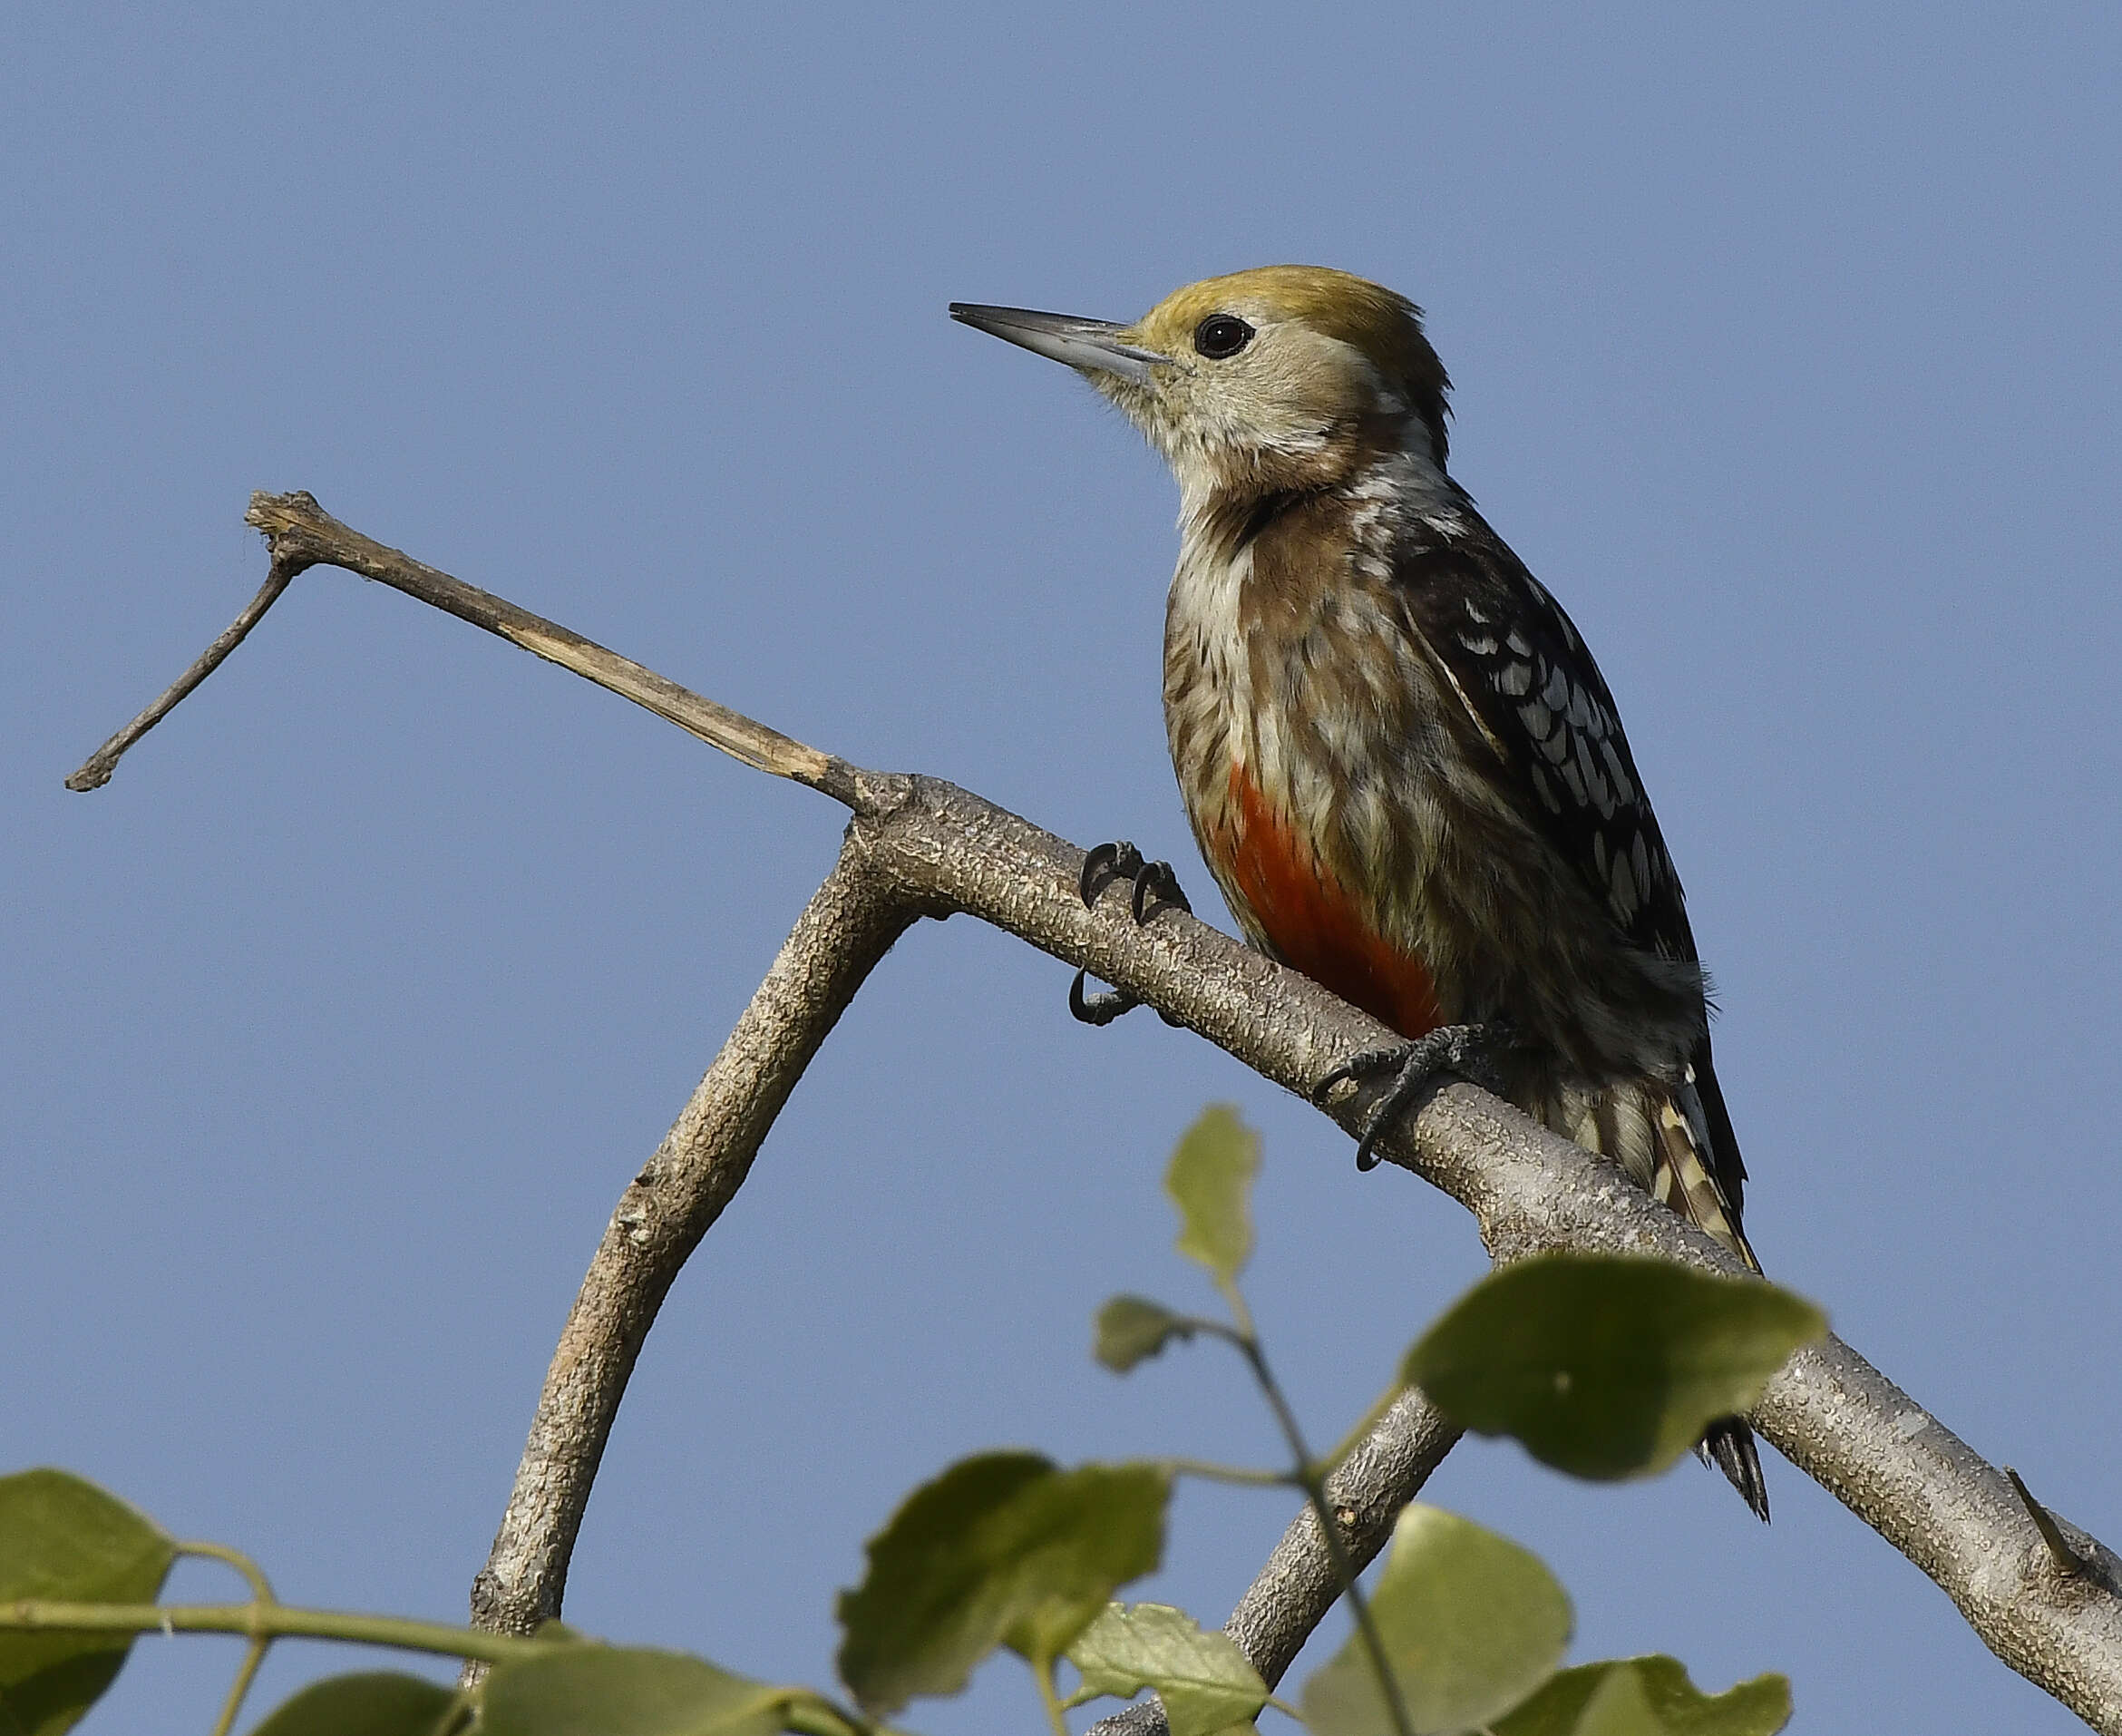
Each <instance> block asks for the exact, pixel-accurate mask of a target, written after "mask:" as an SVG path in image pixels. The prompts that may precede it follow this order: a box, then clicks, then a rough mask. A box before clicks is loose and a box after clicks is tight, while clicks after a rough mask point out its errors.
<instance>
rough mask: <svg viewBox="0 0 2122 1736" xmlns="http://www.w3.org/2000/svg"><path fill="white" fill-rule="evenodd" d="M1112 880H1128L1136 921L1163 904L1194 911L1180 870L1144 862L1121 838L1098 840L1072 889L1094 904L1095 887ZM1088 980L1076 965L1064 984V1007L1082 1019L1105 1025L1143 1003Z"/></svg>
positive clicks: (1166, 1017) (1168, 1020) (1167, 1018)
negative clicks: (1111, 841) (1097, 987)
mask: <svg viewBox="0 0 2122 1736" xmlns="http://www.w3.org/2000/svg"><path fill="white" fill-rule="evenodd" d="M1116 880H1124V881H1127V882H1128V883H1130V884H1129V892H1128V901H1127V908H1128V910H1129V912H1131V913H1132V914H1133V916H1134V921H1135V925H1136V926H1137V927H1140V926H1141V925H1142V924H1143V923H1144V922H1148V921H1149V920H1150V919H1151V918H1152V917H1153V916H1155V915H1156V914H1157V912H1159V911H1163V910H1169V909H1177V910H1183V911H1184V912H1186V913H1187V914H1188V915H1189V916H1191V915H1192V914H1193V906H1192V904H1190V903H1188V902H1186V894H1185V892H1183V891H1182V890H1181V889H1180V885H1179V876H1178V875H1177V874H1175V873H1173V872H1172V864H1171V863H1168V862H1144V860H1143V855H1142V852H1141V851H1139V850H1137V849H1136V848H1135V847H1134V845H1133V844H1128V843H1125V842H1124V841H1122V842H1116V843H1114V844H1099V845H1098V846H1096V848H1095V849H1093V850H1092V851H1091V852H1090V853H1088V854H1086V855H1085V857H1084V859H1083V873H1082V874H1081V876H1080V877H1079V878H1078V879H1077V881H1076V890H1077V891H1078V892H1081V893H1082V894H1083V902H1084V905H1085V908H1086V909H1088V908H1095V906H1096V904H1097V902H1098V895H1099V893H1101V892H1104V891H1105V888H1106V887H1108V886H1110V885H1111V884H1112V883H1114V882H1115V881H1116ZM1089 982H1090V972H1089V971H1087V970H1078V971H1077V972H1076V980H1075V981H1074V982H1072V983H1070V984H1069V985H1068V1010H1069V1011H1070V1012H1071V1013H1073V1014H1074V1015H1075V1016H1076V1018H1077V1019H1080V1020H1081V1021H1082V1022H1083V1023H1084V1024H1086V1025H1109V1024H1111V1023H1112V1022H1113V1021H1114V1020H1115V1019H1117V1018H1119V1017H1120V1015H1121V1014H1122V1013H1126V1012H1133V1011H1134V1009H1135V1008H1137V1007H1139V1006H1141V1005H1142V1002H1141V1001H1139V1000H1136V999H1135V998H1134V996H1133V995H1131V994H1129V993H1127V992H1126V991H1125V990H1120V989H1111V990H1099V991H1098V992H1097V993H1095V994H1091V993H1087V992H1086V990H1087V988H1088V985H1089ZM1159 1017H1161V1018H1163V1020H1164V1022H1165V1023H1166V1024H1167V1025H1171V1024H1176V1023H1177V1022H1178V1021H1177V1020H1176V1019H1172V1018H1171V1017H1170V1016H1169V1015H1165V1014H1160V1015H1159Z"/></svg>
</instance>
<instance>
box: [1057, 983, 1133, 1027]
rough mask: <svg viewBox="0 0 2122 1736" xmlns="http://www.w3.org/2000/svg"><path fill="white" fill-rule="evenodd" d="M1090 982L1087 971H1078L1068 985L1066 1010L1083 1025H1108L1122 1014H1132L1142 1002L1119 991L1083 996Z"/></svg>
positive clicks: (1109, 990)
mask: <svg viewBox="0 0 2122 1736" xmlns="http://www.w3.org/2000/svg"><path fill="white" fill-rule="evenodd" d="M1089 981H1090V972H1089V971H1088V970H1078V971H1077V972H1076V980H1075V981H1074V982H1072V983H1070V984H1069V985H1068V1010H1069V1011H1070V1012H1071V1013H1073V1014H1075V1015H1076V1019H1077V1020H1078V1021H1079V1022H1081V1023H1083V1024H1085V1025H1109V1024H1111V1023H1112V1022H1113V1021H1114V1020H1115V1019H1117V1018H1119V1017H1120V1015H1121V1014H1122V1013H1130V1012H1133V1011H1134V1009H1136V1008H1137V1007H1139V1006H1141V1005H1142V1002H1141V1001H1139V1000H1136V999H1135V998H1134V996H1133V995H1131V994H1128V993H1126V992H1124V990H1119V989H1105V990H1099V991H1098V992H1097V993H1096V994H1095V995H1091V994H1085V992H1084V989H1085V985H1086V984H1087V983H1088V982H1089Z"/></svg>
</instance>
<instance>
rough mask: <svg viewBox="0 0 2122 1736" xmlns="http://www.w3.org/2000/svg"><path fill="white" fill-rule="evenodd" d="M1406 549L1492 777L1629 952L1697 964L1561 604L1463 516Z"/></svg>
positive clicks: (1419, 601)
mask: <svg viewBox="0 0 2122 1736" xmlns="http://www.w3.org/2000/svg"><path fill="white" fill-rule="evenodd" d="M1460 522H1461V523H1463V524H1464V526H1465V531H1464V533H1463V534H1456V535H1447V534H1445V533H1444V532H1442V531H1440V532H1438V533H1437V535H1436V538H1435V540H1434V541H1424V542H1422V543H1421V544H1419V545H1417V546H1416V547H1413V548H1409V549H1406V550H1404V551H1402V554H1401V558H1400V561H1399V562H1398V568H1397V576H1398V577H1399V579H1400V580H1401V582H1402V584H1403V586H1404V587H1405V590H1406V592H1407V597H1408V600H1409V603H1410V605H1411V607H1412V608H1413V610H1414V612H1415V616H1416V620H1417V622H1418V623H1419V625H1420V626H1421V628H1422V630H1423V634H1424V637H1425V638H1426V639H1427V640H1428V641H1429V644H1430V646H1431V647H1432V648H1433V649H1434V650H1435V651H1436V654H1437V656H1438V657H1439V658H1442V659H1443V660H1444V662H1445V666H1446V668H1448V669H1449V670H1450V672H1451V675H1452V678H1453V679H1454V681H1455V683H1456V684H1457V686H1458V688H1459V690H1460V691H1461V692H1462V693H1463V694H1464V695H1465V699H1466V702H1467V704H1468V705H1469V706H1470V707H1472V708H1473V710H1474V712H1475V717H1476V718H1477V720H1478V722H1479V723H1480V725H1481V728H1482V732H1483V734H1484V735H1485V736H1487V737H1488V738H1489V740H1490V741H1492V742H1493V743H1494V744H1495V746H1497V747H1498V748H1499V749H1500V750H1501V753H1502V756H1503V760H1504V764H1503V766H1501V767H1499V768H1498V772H1499V775H1500V776H1501V777H1502V778H1504V780H1505V781H1507V782H1509V783H1511V784H1512V785H1514V788H1515V791H1516V793H1517V795H1519V797H1520V799H1521V801H1522V804H1523V808H1524V811H1525V812H1526V813H1527V814H1528V815H1529V816H1531V817H1532V818H1533V820H1534V822H1535V823H1536V824H1537V825H1538V826H1539V827H1540V829H1541V831H1542V832H1543V834H1544V835H1545V836H1546V838H1547V840H1548V842H1549V843H1550V844H1553V846H1554V848H1555V849H1556V850H1557V851H1558V852H1559V853H1561V854H1562V857H1563V859H1564V860H1565V861H1567V862H1568V863H1570V864H1571V865H1572V867H1574V868H1575V869H1576V871H1577V873H1579V874H1580V875H1582V877H1583V880H1584V882H1585V883H1586V884H1587V885H1589V886H1590V887H1591V891H1592V892H1593V893H1594V895H1595V896H1597V897H1598V898H1599V899H1600V900H1601V902H1603V903H1604V905H1605V907H1606V910H1607V912H1608V914H1609V915H1611V917H1612V918H1613V921H1614V923H1615V925H1616V926H1617V927H1619V928H1620V929H1621V931H1622V932H1623V933H1624V934H1626V935H1627V936H1628V937H1629V939H1630V940H1631V941H1634V942H1635V943H1636V944H1637V945H1639V946H1641V947H1645V948H1648V949H1650V950H1651V951H1657V952H1660V953H1662V954H1663V955H1664V956H1666V957H1667V958H1672V959H1686V960H1689V961H1691V960H1693V959H1694V958H1695V957H1696V952H1695V941H1694V936H1693V934H1692V933H1691V932H1690V931H1689V927H1688V916H1687V907H1686V903H1685V902H1684V899H1683V896H1682V894H1681V892H1680V883H1679V875H1677V874H1676V873H1674V872H1673V866H1672V860H1671V858H1670V857H1669V856H1668V855H1667V854H1666V851H1665V840H1664V838H1663V837H1662V836H1661V835H1660V833H1659V830H1658V819H1657V816H1656V815H1655V814H1652V813H1651V811H1650V798H1649V797H1648V796H1647V795H1644V794H1643V786H1642V782H1641V780H1640V778H1639V777H1638V776H1637V775H1636V762H1635V759H1634V757H1633V756H1631V755H1630V752H1629V742H1628V737H1627V736H1625V735H1623V734H1622V733H1621V716H1620V714H1619V713H1618V712H1617V711H1616V710H1615V708H1614V703H1613V696H1612V695H1611V693H1609V692H1608V691H1607V688H1606V681H1605V678H1603V677H1601V674H1600V673H1599V665H1598V664H1597V663H1595V662H1594V661H1593V660H1592V658H1591V652H1590V651H1589V650H1588V649H1585V645H1584V641H1583V640H1582V639H1581V638H1580V637H1579V636H1578V633H1577V629H1576V628H1575V627H1574V626H1573V625H1572V623H1571V621H1570V618H1569V617H1568V616H1567V615H1566V614H1564V613H1563V612H1562V605H1561V604H1559V603H1557V602H1556V601H1555V600H1554V599H1553V597H1551V596H1549V595H1548V593H1547V590H1546V588H1545V587H1544V586H1543V585H1542V584H1541V583H1540V581H1539V580H1537V579H1535V578H1533V575H1532V574H1531V573H1530V572H1528V571H1526V570H1525V566H1524V563H1523V561H1520V560H1519V559H1518V558H1517V556H1515V555H1514V554H1513V553H1512V552H1511V551H1510V549H1509V548H1508V547H1507V546H1506V545H1505V544H1504V541H1502V539H1501V538H1499V537H1498V536H1496V534H1495V533H1494V532H1493V531H1491V530H1490V529H1489V528H1488V526H1487V525H1486V524H1485V523H1484V522H1482V521H1481V519H1480V518H1479V517H1478V516H1477V515H1476V514H1475V513H1474V512H1471V511H1470V510H1469V511H1466V512H1464V514H1463V516H1462V517H1461V521H1460Z"/></svg>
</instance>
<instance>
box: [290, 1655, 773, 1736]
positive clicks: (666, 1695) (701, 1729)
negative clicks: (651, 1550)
mask: <svg viewBox="0 0 2122 1736" xmlns="http://www.w3.org/2000/svg"><path fill="white" fill-rule="evenodd" d="M813 1698H814V1696H813V1695H811V1694H809V1693H807V1692H804V1691H803V1690H802V1689H800V1688H777V1687H774V1686H772V1685H770V1684H769V1683H766V1682H753V1681H751V1680H749V1679H748V1678H746V1677H744V1676H735V1675H731V1674H730V1673H728V1672H727V1671H726V1670H718V1669H716V1668H715V1666H714V1665H713V1664H712V1663H708V1662H707V1661H706V1659H704V1658H695V1657H688V1656H686V1654H685V1653H681V1652H652V1651H647V1650H645V1649H635V1648H630V1647H623V1646H616V1645H590V1644H581V1645H570V1646H569V1647H568V1648H567V1649H566V1650H565V1651H561V1652H554V1653H548V1654H547V1655H546V1656H544V1657H540V1658H527V1659H525V1660H524V1661H523V1662H521V1663H501V1664H496V1665H495V1666H494V1669H493V1673H492V1674H491V1675H489V1676H488V1677H487V1679H486V1682H485V1685H484V1687H483V1688H482V1690H481V1697H480V1706H479V1731H480V1736H774V1732H775V1731H779V1730H780V1729H781V1728H782V1727H783V1724H784V1712H786V1710H787V1708H788V1707H789V1705H790V1703H791V1702H793V1701H796V1700H803V1701H810V1700H812V1699H813ZM304 1736H307V1731H306V1732H304Z"/></svg>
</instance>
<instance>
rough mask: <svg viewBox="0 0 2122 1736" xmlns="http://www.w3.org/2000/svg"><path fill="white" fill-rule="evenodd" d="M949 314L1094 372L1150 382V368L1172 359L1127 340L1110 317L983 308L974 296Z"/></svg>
mask: <svg viewBox="0 0 2122 1736" xmlns="http://www.w3.org/2000/svg"><path fill="white" fill-rule="evenodd" d="M950 317H951V318H953V319H955V320H957V321H959V324H961V325H966V326H970V327H973V328H974V329H975V330H976V331H983V332H986V333H988V336H992V337H999V338H1001V339H1002V340H1003V341H1004V342H1005V343H1010V344H1015V345H1017V346H1019V347H1021V348H1024V349H1028V350H1030V351H1031V352H1032V354H1033V355H1035V356H1046V357H1047V358H1048V359H1049V360H1052V361H1056V362H1065V363H1066V364H1067V365H1068V366H1070V367H1074V368H1081V369H1085V370H1087V371H1090V372H1094V373H1100V374H1116V375H1119V376H1120V377H1121V378H1122V379H1124V380H1133V381H1134V383H1135V384H1136V385H1148V384H1149V382H1150V369H1151V368H1153V367H1154V366H1156V365H1157V364H1158V363H1160V362H1165V363H1168V362H1170V361H1171V359H1172V358H1171V357H1170V356H1159V355H1158V354H1157V353H1156V351H1154V350H1153V349H1143V348H1141V347H1139V346H1136V345H1134V344H1130V343H1128V342H1127V341H1126V340H1125V336H1124V334H1125V333H1126V331H1127V327H1124V326H1121V325H1116V324H1115V323H1114V322H1113V321H1112V320H1110V319H1077V318H1075V317H1073V316H1071V315H1068V314H1036V313H1034V312H1032V310H1031V309H1030V308H1028V307H981V306H980V305H979V304H978V302H971V301H954V302H952V303H951V304H950Z"/></svg>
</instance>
